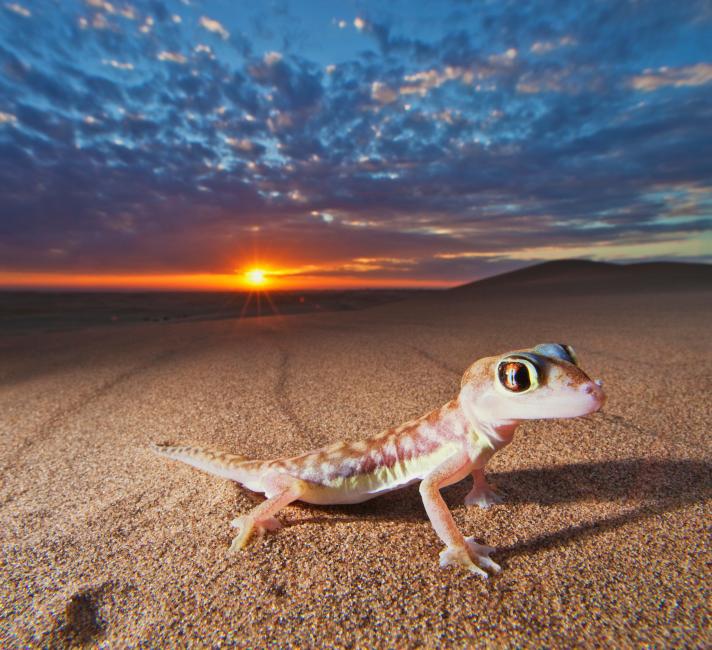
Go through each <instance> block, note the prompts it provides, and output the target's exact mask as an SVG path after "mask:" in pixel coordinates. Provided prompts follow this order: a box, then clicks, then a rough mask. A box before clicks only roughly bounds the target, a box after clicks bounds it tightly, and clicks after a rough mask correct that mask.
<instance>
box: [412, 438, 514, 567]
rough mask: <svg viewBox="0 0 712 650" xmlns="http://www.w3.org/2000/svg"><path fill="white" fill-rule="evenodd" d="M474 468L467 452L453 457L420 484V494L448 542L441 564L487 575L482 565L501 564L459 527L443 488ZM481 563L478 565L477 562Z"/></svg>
mask: <svg viewBox="0 0 712 650" xmlns="http://www.w3.org/2000/svg"><path fill="white" fill-rule="evenodd" d="M471 469H472V461H471V460H470V457H469V456H468V454H467V453H466V452H464V451H463V452H462V453H460V454H457V455H456V456H452V457H451V458H449V459H448V460H446V461H445V462H443V463H442V464H441V465H439V466H438V467H436V468H435V469H434V470H433V471H432V472H431V473H430V474H428V476H426V477H425V478H424V479H423V481H422V482H421V484H420V496H421V497H422V499H423V505H424V506H425V511H426V512H427V513H428V517H429V518H430V523H431V524H432V526H433V528H434V529H435V532H436V533H437V534H438V537H440V539H441V540H442V541H443V542H444V544H445V547H446V548H445V550H444V551H442V552H441V553H440V566H443V567H444V566H448V565H450V564H454V565H458V566H462V567H464V568H465V569H467V570H468V571H470V572H471V573H474V574H476V575H478V576H480V577H482V578H487V577H488V575H487V572H486V571H483V569H481V568H480V566H482V567H485V568H488V569H492V570H493V571H495V572H497V571H499V570H500V567H499V565H498V564H497V563H496V562H494V561H493V560H491V559H490V558H489V554H490V553H491V552H492V551H493V550H494V549H492V548H491V547H489V546H481V545H479V544H477V543H476V542H475V541H474V540H473V539H472V538H471V537H468V538H467V539H466V538H464V537H463V536H462V533H461V532H460V531H459V530H458V528H457V525H456V524H455V520H454V519H453V518H452V514H451V513H450V510H448V507H447V505H446V503H445V501H444V500H443V498H442V496H441V494H440V489H441V488H443V487H445V486H447V485H450V484H452V483H455V482H457V481H459V480H460V479H462V478H463V477H464V476H466V475H467V474H468V473H469V472H470V471H471ZM478 564H479V565H480V566H477V565H478Z"/></svg>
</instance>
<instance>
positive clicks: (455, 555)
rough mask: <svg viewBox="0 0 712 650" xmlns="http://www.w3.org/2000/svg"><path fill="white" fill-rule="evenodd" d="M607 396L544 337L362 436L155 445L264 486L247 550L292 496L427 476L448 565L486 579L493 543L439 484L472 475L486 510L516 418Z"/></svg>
mask: <svg viewBox="0 0 712 650" xmlns="http://www.w3.org/2000/svg"><path fill="white" fill-rule="evenodd" d="M604 401H605V395H604V393H603V390H602V388H601V382H600V381H592V380H591V379H589V377H588V376H587V375H586V374H585V373H584V372H583V371H582V370H581V369H580V368H579V367H578V362H577V360H576V357H575V354H574V352H573V349H572V348H571V347H570V346H567V345H562V344H557V343H543V344H540V345H537V346H536V347H534V348H531V349H529V350H520V351H517V352H509V353H507V354H505V355H499V356H496V357H487V358H484V359H480V360H478V361H476V362H475V363H473V364H472V365H471V366H470V367H469V368H468V369H467V371H466V372H465V374H464V376H463V378H462V383H461V389H460V393H459V394H458V396H457V397H456V398H455V399H454V400H452V401H450V402H448V403H447V404H445V405H444V406H442V407H441V408H439V409H437V410H435V411H432V412H431V413H428V414H427V415H424V416H423V417H421V418H418V419H417V420H412V421H411V422H406V423H405V424H402V425H400V426H398V427H393V428H391V429H387V430H386V431H383V432H381V433H379V434H377V435H375V436H373V437H371V438H367V439H366V440H362V441H359V442H338V443H336V444H333V445H329V446H327V447H323V448H321V449H317V450H316V451H311V452H308V453H306V454H302V455H301V456H296V457H293V458H284V459H279V460H266V461H261V460H249V459H247V458H245V457H244V456H237V455H234V454H230V453H225V452H219V451H213V450H210V449H205V448H200V447H179V446H168V445H154V446H153V450H154V451H155V452H156V453H158V454H160V455H162V456H167V457H168V458H173V459H176V460H180V461H183V462H185V463H188V464H190V465H193V466H195V467H198V468H199V469H202V470H204V471H206V472H210V473H211V474H215V475H217V476H222V477H224V478H228V479H232V480H234V481H237V482H238V483H240V484H242V485H243V486H245V487H247V488H248V489H250V490H252V491H255V492H261V493H263V494H265V496H266V497H267V499H266V501H264V502H263V503H262V504H260V505H259V506H257V507H256V508H254V509H253V510H252V511H251V512H249V513H248V514H246V515H243V516H242V517H238V518H237V519H235V520H234V521H233V522H232V525H233V526H234V527H235V528H237V529H238V530H239V534H238V535H237V537H235V539H234V540H233V542H232V546H231V550H233V551H236V550H240V549H242V548H244V547H245V546H246V544H247V542H248V541H249V539H250V537H251V535H252V534H253V533H263V532H264V531H265V530H275V529H277V528H279V527H280V523H279V521H278V520H277V519H275V517H274V515H275V514H276V513H277V512H278V511H279V510H280V509H281V508H283V507H284V506H286V505H287V504H289V503H291V502H293V501H297V500H299V501H305V502H307V503H315V504H337V503H339V504H342V503H359V502H362V501H366V500H368V499H371V498H373V497H375V496H377V495H379V494H383V493H384V492H389V491H391V490H396V489H398V488H401V487H403V486H405V485H408V484H410V483H413V482H415V481H421V483H420V494H421V496H422V499H423V505H424V506H425V510H426V512H427V514H428V517H429V518H430V521H431V523H432V525H433V528H434V529H435V532H436V533H437V534H438V536H439V537H440V539H441V540H442V541H443V542H444V543H445V550H443V551H442V552H441V553H440V564H441V566H447V565H450V564H453V565H459V566H462V567H464V568H465V569H467V570H469V571H470V572H471V573H474V574H476V575H479V576H481V577H484V578H486V577H487V575H488V574H487V573H486V571H484V570H483V569H490V570H491V571H495V572H497V571H499V570H500V567H499V566H498V565H497V564H496V563H495V562H494V561H493V560H492V559H490V557H489V555H490V553H492V552H493V551H494V549H493V548H491V547H489V546H483V545H480V544H477V543H476V542H475V541H474V539H473V538H472V537H463V535H462V533H460V531H459V530H458V528H457V526H456V525H455V522H454V520H453V518H452V515H451V513H450V511H449V510H448V508H447V506H446V504H445V502H444V501H443V499H442V497H441V496H440V490H441V488H443V487H446V486H448V485H451V484H453V483H456V482H457V481H460V480H461V479H463V478H465V477H466V476H467V475H468V474H472V477H473V481H474V485H473V487H472V490H471V491H470V492H469V494H468V495H467V496H466V497H465V503H466V504H467V505H478V506H480V507H481V508H487V507H489V506H490V505H492V504H494V503H499V502H500V501H501V500H500V498H499V497H498V496H497V495H496V494H495V493H494V492H492V490H490V488H489V486H488V485H487V483H486V481H485V476H484V467H485V465H486V464H487V461H488V460H489V459H490V457H491V456H492V454H494V453H495V452H496V451H498V450H500V449H502V448H503V447H504V446H506V445H508V444H509V443H510V442H511V441H512V436H513V435H514V430H515V429H516V427H517V425H518V424H520V423H521V422H522V421H523V420H532V419H544V418H569V417H577V416H580V415H587V414H589V413H593V412H595V411H597V410H598V409H599V408H601V406H602V405H603V403H604Z"/></svg>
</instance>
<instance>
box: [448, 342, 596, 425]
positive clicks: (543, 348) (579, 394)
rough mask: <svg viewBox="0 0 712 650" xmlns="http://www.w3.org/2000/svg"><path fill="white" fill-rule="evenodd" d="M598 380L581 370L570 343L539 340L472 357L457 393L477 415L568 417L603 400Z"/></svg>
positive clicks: (592, 408)
mask: <svg viewBox="0 0 712 650" xmlns="http://www.w3.org/2000/svg"><path fill="white" fill-rule="evenodd" d="M601 385H602V384H601V382H600V381H598V380H596V381H594V380H592V379H591V378H590V377H589V376H588V375H587V374H586V373H585V372H584V371H583V370H581V368H580V367H579V364H578V358H577V357H576V353H575V352H574V350H573V348H572V347H571V346H570V345H565V344H562V343H541V344H539V345H537V346H536V347H533V348H530V349H528V350H518V351H515V352H508V353H507V354H503V355H500V356H496V357H487V358H485V359H480V360H479V361H476V362H475V363H473V364H472V365H471V366H470V367H469V368H468V370H467V372H466V373H465V375H464V376H463V378H462V388H461V391H460V398H461V403H462V404H463V405H464V406H465V408H467V409H468V410H471V411H472V412H473V415H475V416H476V417H477V419H480V420H485V419H486V420H489V421H503V420H538V419H544V418H572V417H577V416H579V415H587V414H589V413H594V412H595V411H598V409H600V408H601V407H602V406H603V404H604V402H605V400H606V395H605V393H604V392H603V389H602V388H601Z"/></svg>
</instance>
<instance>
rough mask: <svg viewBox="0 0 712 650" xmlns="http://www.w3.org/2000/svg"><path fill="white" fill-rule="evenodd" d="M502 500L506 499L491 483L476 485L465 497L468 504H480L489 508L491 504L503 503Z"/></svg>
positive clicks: (481, 506)
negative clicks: (482, 485) (493, 488)
mask: <svg viewBox="0 0 712 650" xmlns="http://www.w3.org/2000/svg"><path fill="white" fill-rule="evenodd" d="M502 501H504V499H503V498H502V497H501V496H500V495H499V494H497V493H496V492H495V491H494V490H492V489H491V488H490V487H489V485H486V486H484V487H479V486H477V485H476V486H475V487H473V488H472V489H471V490H470V491H469V492H468V494H467V496H466V497H465V505H466V506H479V507H480V508H484V509H487V508H489V507H490V506H496V505H497V504H498V503H502Z"/></svg>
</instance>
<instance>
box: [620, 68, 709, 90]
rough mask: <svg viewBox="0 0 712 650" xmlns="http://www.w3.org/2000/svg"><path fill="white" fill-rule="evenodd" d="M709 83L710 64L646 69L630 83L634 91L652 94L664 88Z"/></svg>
mask: <svg viewBox="0 0 712 650" xmlns="http://www.w3.org/2000/svg"><path fill="white" fill-rule="evenodd" d="M710 82H712V63H697V64H695V65H688V66H682V67H679V68H671V67H663V68H658V69H657V70H651V69H648V70H645V72H643V74H639V75H635V76H634V77H633V78H632V79H631V82H630V83H631V86H632V87H633V88H635V89H636V90H642V91H644V92H652V91H654V90H658V89H659V88H664V87H666V86H672V87H674V88H682V87H684V86H704V85H705V84H708V83H710Z"/></svg>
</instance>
